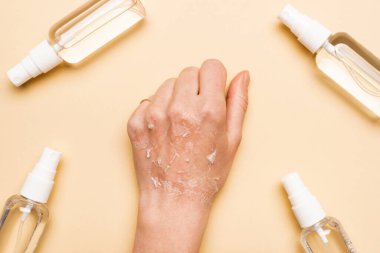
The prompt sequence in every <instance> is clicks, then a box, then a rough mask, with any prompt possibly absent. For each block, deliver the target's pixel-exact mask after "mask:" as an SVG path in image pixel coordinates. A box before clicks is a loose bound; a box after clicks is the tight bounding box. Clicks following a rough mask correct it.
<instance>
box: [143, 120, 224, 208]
mask: <svg viewBox="0 0 380 253" xmlns="http://www.w3.org/2000/svg"><path fill="white" fill-rule="evenodd" d="M186 116H187V117H189V118H188V119H189V120H184V121H179V122H178V123H172V125H171V126H170V127H169V128H168V129H167V131H165V132H164V133H166V138H163V134H162V132H160V130H159V129H161V131H162V128H160V127H159V126H157V123H149V122H148V123H147V125H146V128H147V129H148V131H149V144H148V145H146V146H145V148H144V152H145V157H146V161H147V167H146V168H147V171H146V172H147V173H149V177H148V178H149V179H150V186H151V187H152V188H154V190H155V191H161V192H163V193H165V194H168V195H170V196H172V197H173V198H182V197H184V198H191V199H193V200H199V201H202V202H205V203H208V202H209V201H211V200H212V199H213V198H214V196H215V195H216V193H217V192H218V191H219V189H220V187H221V186H220V184H221V183H222V182H223V181H222V180H221V176H220V171H218V165H219V163H221V162H223V160H222V156H219V151H218V148H217V147H218V145H219V146H222V145H220V144H219V143H218V142H221V141H222V142H223V141H226V140H225V139H223V138H215V135H216V133H214V132H209V131H202V125H203V124H202V123H201V122H200V121H197V120H194V117H191V116H190V115H186ZM222 151H223V150H222ZM222 174H223V173H222Z"/></svg>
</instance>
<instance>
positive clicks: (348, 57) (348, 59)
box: [279, 5, 380, 118]
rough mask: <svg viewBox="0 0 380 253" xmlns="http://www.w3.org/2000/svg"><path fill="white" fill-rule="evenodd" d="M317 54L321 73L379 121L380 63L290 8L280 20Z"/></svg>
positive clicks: (346, 38) (353, 43) (343, 36)
mask: <svg viewBox="0 0 380 253" xmlns="http://www.w3.org/2000/svg"><path fill="white" fill-rule="evenodd" d="M279 18H280V20H281V21H282V22H283V23H284V24H285V25H286V26H288V27H289V28H290V29H291V30H292V32H293V33H294V34H295V35H296V36H297V37H298V40H299V41H300V42H301V43H302V44H303V45H304V46H305V47H306V48H308V49H309V50H310V51H311V52H312V53H315V54H316V63H317V66H318V68H319V70H320V71H322V72H323V73H324V74H325V75H326V76H327V77H329V78H330V79H331V80H333V81H334V83H335V84H336V87H337V88H338V89H339V90H340V91H343V94H345V95H347V96H348V97H349V98H351V100H352V101H353V102H355V104H357V105H359V106H360V108H362V109H364V111H365V112H367V113H368V114H369V115H371V116H374V117H375V118H378V117H380V60H379V59H378V58H377V57H376V56H374V55H373V54H372V53H371V52H370V51H369V50H367V49H366V48H364V47H363V46H362V45H360V44H359V43H358V42H357V41H355V40H354V39H353V38H352V37H351V36H349V35H348V34H346V33H337V34H334V35H332V33H331V32H330V31H329V30H328V29H327V28H326V27H324V26H323V25H322V24H320V23H319V22H317V21H315V20H313V19H311V18H309V17H307V16H305V15H304V14H302V13H300V12H299V11H298V10H296V9H295V8H294V7H292V6H290V5H287V6H286V7H285V8H284V9H283V11H282V12H281V14H280V16H279Z"/></svg>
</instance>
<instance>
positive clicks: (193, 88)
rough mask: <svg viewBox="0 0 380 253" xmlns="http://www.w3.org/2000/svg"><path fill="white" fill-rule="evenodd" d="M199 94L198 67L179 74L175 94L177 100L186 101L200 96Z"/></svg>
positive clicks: (189, 68)
mask: <svg viewBox="0 0 380 253" xmlns="http://www.w3.org/2000/svg"><path fill="white" fill-rule="evenodd" d="M198 92H199V69H198V68H196V67H188V68H185V69H184V70H182V72H181V73H180V74H179V76H178V78H177V80H176V83H175V89H174V94H175V97H176V99H178V100H182V101H183V100H184V99H189V97H193V96H196V95H198Z"/></svg>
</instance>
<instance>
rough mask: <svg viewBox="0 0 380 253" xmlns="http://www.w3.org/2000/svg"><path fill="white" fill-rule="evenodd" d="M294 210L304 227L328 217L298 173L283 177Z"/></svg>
mask: <svg viewBox="0 0 380 253" xmlns="http://www.w3.org/2000/svg"><path fill="white" fill-rule="evenodd" d="M282 183H283V185H284V188H285V190H286V192H287V193H288V197H289V200H290V203H291V204H292V210H293V212H294V215H295V216H296V218H297V220H298V223H299V224H300V226H301V227H302V228H307V227H310V226H313V225H315V224H317V223H318V222H320V221H321V220H323V219H324V218H325V217H326V213H325V211H324V210H323V208H322V206H321V204H320V203H319V202H318V200H317V199H316V198H315V197H314V196H313V195H312V194H311V193H310V192H309V190H308V189H307V188H306V187H305V185H304V184H303V182H302V180H301V178H300V176H299V175H298V174H297V173H291V174H289V175H287V176H285V177H284V178H283V179H282Z"/></svg>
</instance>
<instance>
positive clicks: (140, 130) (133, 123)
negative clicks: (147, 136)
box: [127, 117, 145, 139]
mask: <svg viewBox="0 0 380 253" xmlns="http://www.w3.org/2000/svg"><path fill="white" fill-rule="evenodd" d="M127 130H128V135H129V137H130V138H132V139H134V138H136V137H138V136H140V135H142V134H144V132H145V125H144V122H142V121H141V120H139V119H136V118H134V117H132V118H130V119H129V120H128V124H127Z"/></svg>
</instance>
